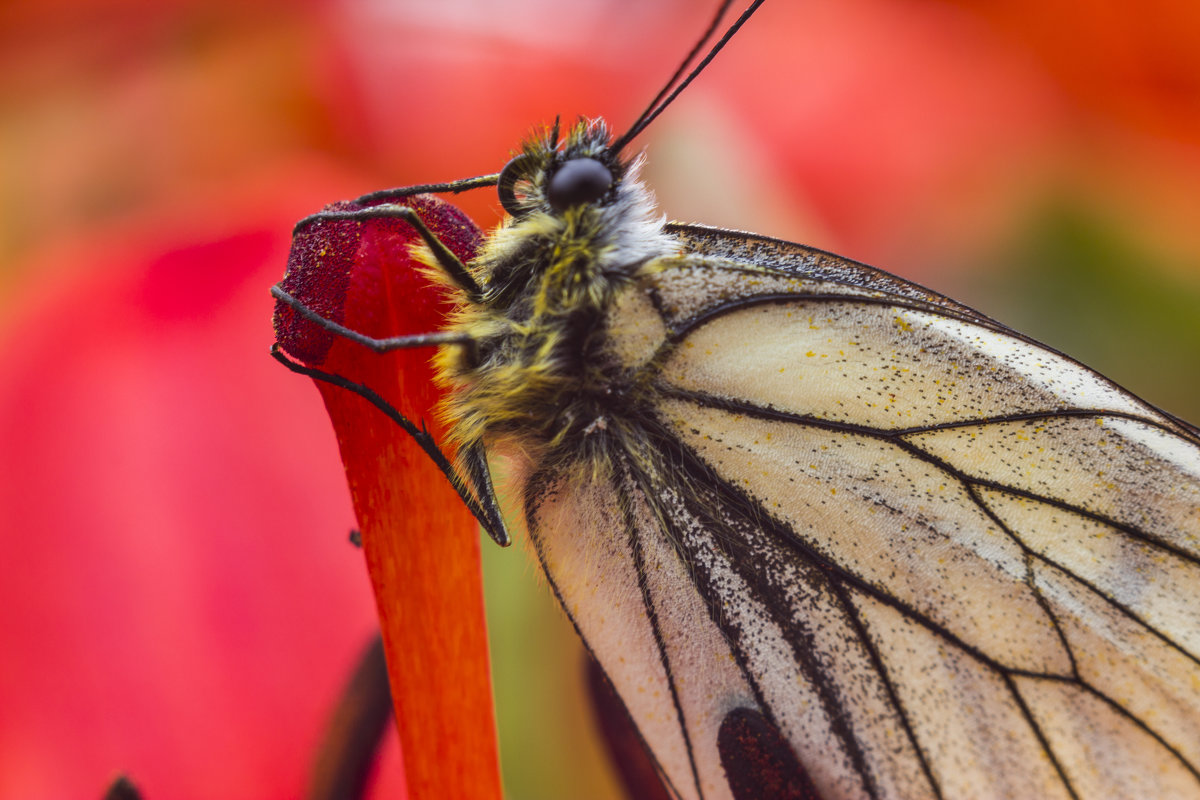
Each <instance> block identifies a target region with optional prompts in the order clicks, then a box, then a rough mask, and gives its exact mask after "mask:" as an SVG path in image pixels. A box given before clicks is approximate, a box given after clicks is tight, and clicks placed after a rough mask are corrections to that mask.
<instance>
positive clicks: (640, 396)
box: [523, 228, 1200, 800]
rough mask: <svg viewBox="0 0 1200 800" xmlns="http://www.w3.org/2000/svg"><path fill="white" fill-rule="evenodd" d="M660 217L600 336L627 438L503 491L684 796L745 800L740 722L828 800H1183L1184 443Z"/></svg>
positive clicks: (1197, 749)
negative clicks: (599, 459)
mask: <svg viewBox="0 0 1200 800" xmlns="http://www.w3.org/2000/svg"><path fill="white" fill-rule="evenodd" d="M676 230H677V232H678V233H679V234H680V235H681V236H682V237H683V238H684V240H685V242H687V244H688V245H689V247H690V248H691V249H692V250H693V251H694V254H692V255H689V256H684V257H680V258H674V259H666V260H660V261H657V262H651V264H648V265H647V266H646V268H644V269H643V271H642V273H641V276H640V282H639V283H637V284H635V285H634V286H632V287H631V288H630V289H629V290H628V291H627V292H625V293H624V295H622V296H621V297H620V298H619V300H618V302H617V303H616V304H615V306H614V309H613V311H612V313H611V315H610V317H609V320H608V331H609V339H608V351H609V357H611V358H612V359H614V360H615V361H616V362H617V363H619V364H620V365H621V366H622V367H623V369H624V370H625V374H626V380H627V384H628V386H629V387H631V388H630V389H629V390H628V392H629V397H631V398H632V399H631V400H629V401H628V402H629V405H628V406H627V407H626V408H625V411H624V413H625V416H626V418H627V419H629V420H632V422H633V423H634V425H635V427H636V428H637V430H638V431H639V436H638V437H635V438H626V439H623V440H614V441H620V442H622V444H621V446H620V447H614V449H613V453H614V458H613V470H612V474H611V475H607V476H588V477H587V478H583V479H580V478H572V477H571V476H570V475H568V474H553V473H552V472H544V473H542V474H538V475H535V476H533V477H532V478H530V479H529V480H528V481H526V482H525V484H524V487H523V488H524V497H525V510H526V518H527V522H528V526H529V529H530V533H531V535H532V537H533V539H534V541H535V544H536V546H537V549H538V552H539V555H540V557H541V559H542V563H543V566H544V568H545V570H546V573H547V575H548V576H549V579H550V581H551V583H552V585H553V586H554V588H555V591H556V593H557V594H558V596H559V599H560V600H561V601H562V603H563V606H564V608H566V609H567V611H568V613H569V614H570V615H571V618H572V620H573V621H574V623H575V625H576V627H577V628H578V630H579V631H580V634H581V635H582V637H583V638H584V640H585V642H586V643H587V645H588V647H589V648H590V649H591V650H592V652H593V653H594V654H595V655H596V657H597V659H598V660H599V661H600V663H601V666H602V667H603V668H604V670H605V672H606V673H607V674H608V675H609V677H610V678H611V680H612V681H613V683H614V685H615V686H616V689H617V691H618V692H619V693H620V695H621V696H622V698H623V700H624V701H625V703H626V705H627V707H628V709H629V710H630V712H631V715H632V716H633V718H634V720H635V721H636V722H637V724H638V727H639V730H640V731H641V733H642V735H643V737H644V738H645V739H646V741H647V743H648V744H649V745H650V747H651V749H652V750H653V752H654V753H655V755H656V758H657V759H658V762H659V764H660V766H661V768H662V771H663V773H664V775H665V776H666V777H667V779H668V780H669V781H670V783H671V785H672V787H673V789H674V790H675V791H676V793H677V794H678V795H679V796H680V797H687V798H692V797H703V798H706V800H713V799H714V798H725V797H732V796H734V794H733V793H732V791H731V789H730V787H729V784H728V781H727V778H728V776H729V774H731V770H732V772H733V773H736V772H737V771H738V770H739V769H741V768H742V767H739V766H738V765H737V764H732V765H731V764H730V763H729V759H730V753H731V752H733V753H736V752H737V750H736V748H734V749H732V750H731V749H730V747H729V746H728V745H727V744H726V745H722V744H721V736H722V726H723V724H728V721H729V720H732V719H734V716H731V712H733V711H735V710H736V709H747V710H748V713H749V714H750V715H752V716H755V717H756V718H758V719H761V720H763V721H764V723H765V724H766V725H767V726H769V728H770V729H771V730H774V731H778V733H779V735H781V736H782V738H783V739H785V740H786V741H787V742H788V743H789V744H790V749H791V751H792V752H793V753H794V755H795V757H796V759H797V760H798V762H799V764H800V765H801V769H800V770H799V771H800V772H801V774H802V776H804V779H805V780H808V781H811V784H812V787H814V788H815V790H816V791H817V792H819V793H820V796H821V797H822V798H825V800H832V798H843V797H847V798H849V797H871V798H884V797H894V798H918V797H941V798H959V797H985V798H990V797H1022V798H1029V797H1038V798H1051V797H1064V798H1065V797H1105V798H1116V797H1131V798H1132V797H1138V798H1143V797H1200V437H1197V435H1196V432H1195V430H1194V429H1192V428H1190V427H1189V426H1186V425H1184V424H1182V423H1180V422H1178V421H1177V420H1174V419H1172V418H1170V417H1168V416H1167V415H1164V414H1162V413H1161V412H1158V411H1156V410H1155V409H1153V408H1152V407H1150V406H1148V405H1147V404H1145V403H1143V402H1142V401H1140V400H1138V399H1136V398H1134V397H1133V396H1131V395H1129V394H1128V393H1127V392H1125V391H1123V390H1121V389H1120V388H1119V387H1116V386H1115V385H1113V384H1112V383H1110V382H1109V381H1107V380H1105V379H1104V378H1102V377H1100V376H1098V375H1096V374H1095V373H1093V372H1091V371H1089V370H1087V369H1086V368H1084V367H1082V366H1080V365H1079V364H1077V363H1075V362H1073V361H1071V360H1069V359H1067V358H1066V357H1064V356H1062V355H1060V354H1057V353H1055V352H1053V351H1051V350H1049V349H1046V348H1044V347H1042V346H1040V345H1038V344H1036V343H1034V342H1031V341H1030V340H1028V339H1026V338H1024V337H1021V336H1019V335H1018V334H1015V333H1013V332H1011V331H1008V330H1007V329H1005V328H1004V327H1003V326H1000V325H999V324H997V323H994V322H992V321H991V320H988V319H987V318H986V317H983V316H982V315H979V314H977V313H976V312H973V311H971V310H970V309H967V308H965V307H963V306H960V305H958V304H955V303H953V302H951V301H948V300H945V299H944V298H940V297H939V296H937V295H935V294H933V293H932V292H928V290H924V289H921V288H920V287H916V286H914V285H912V284H906V283H904V282H903V281H900V279H898V278H894V277H892V276H888V275H886V273H879V272H877V271H873V270H869V268H865V267H862V266H861V265H856V264H854V263H853V262H848V261H845V260H841V259H837V257H835V256H830V255H829V254H824V253H819V251H810V250H807V249H805V248H801V247H799V246H796V245H786V244H785V243H775V242H771V241H770V240H762V239H758V238H757V237H750V236H745V235H740V234H726V233H722V232H713V231H709V230H708V229H696V228H677V229H676ZM764 243H765V244H764ZM789 248H790V249H789ZM695 253H699V255H696V254H695ZM781 254H782V255H781ZM788 258H791V259H792V261H790V262H789V261H788ZM806 259H807V260H806ZM814 259H815V260H814ZM767 262H770V263H780V264H781V265H782V266H781V267H771V266H768V265H766V264H767ZM818 262H819V263H818ZM806 264H807V265H808V266H805V265H806ZM735 716H736V715H735ZM743 767H744V765H743Z"/></svg>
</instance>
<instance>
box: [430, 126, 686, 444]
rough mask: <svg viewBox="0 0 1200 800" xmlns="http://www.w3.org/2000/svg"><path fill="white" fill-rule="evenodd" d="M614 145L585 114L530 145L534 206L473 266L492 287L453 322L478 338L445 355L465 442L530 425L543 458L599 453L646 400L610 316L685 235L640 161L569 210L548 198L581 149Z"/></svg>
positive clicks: (458, 430)
mask: <svg viewBox="0 0 1200 800" xmlns="http://www.w3.org/2000/svg"><path fill="white" fill-rule="evenodd" d="M601 140H603V141H602V142H601ZM602 143H603V144H606V143H607V134H606V133H605V132H604V130H603V128H602V127H598V126H596V125H595V124H581V126H578V127H576V129H575V130H574V131H572V133H571V134H570V136H568V139H567V142H566V144H565V145H564V147H561V148H555V147H552V146H551V142H550V140H549V139H548V140H546V141H544V142H542V143H540V144H538V143H534V144H532V145H526V148H525V154H526V156H527V157H528V162H529V163H528V165H527V167H528V171H527V173H526V177H525V178H524V179H523V180H522V182H521V183H519V184H518V185H519V187H520V189H521V190H522V192H523V202H524V203H527V204H528V206H529V208H528V210H527V211H524V213H519V214H517V215H514V216H513V217H512V218H510V219H509V220H507V221H506V223H505V224H504V225H502V226H500V227H499V228H497V229H496V230H495V231H493V232H492V234H491V235H490V236H489V239H488V241H487V243H486V244H485V247H484V249H483V250H482V252H481V253H480V255H479V256H478V257H477V258H476V259H475V260H474V261H473V262H472V263H471V264H470V265H469V266H470V268H471V270H472V272H473V274H475V275H476V276H477V278H478V280H479V281H480V284H481V285H482V286H483V287H484V293H483V297H482V298H480V301H479V302H474V303H463V304H462V307H461V309H460V310H459V311H458V312H457V313H456V315H455V317H454V319H453V321H452V327H453V328H455V329H457V330H460V331H463V332H465V333H467V334H469V335H470V337H471V340H472V342H471V344H470V345H467V346H459V347H455V348H451V349H447V350H446V351H445V352H443V354H442V356H441V357H440V362H439V363H440V367H441V370H440V372H441V377H442V379H443V381H444V383H445V384H447V385H448V386H449V388H450V389H451V395H450V400H449V402H448V403H447V405H446V407H445V414H446V417H447V421H448V422H449V423H450V426H449V427H450V429H451V434H452V436H453V437H454V438H455V439H456V440H457V441H458V443H459V444H460V445H461V444H469V443H474V442H478V441H481V440H495V439H498V438H503V437H506V436H514V435H517V433H518V432H519V434H520V438H521V439H522V442H521V445H522V446H523V447H525V448H527V449H528V448H534V449H538V450H539V451H541V457H542V458H545V457H547V456H548V455H551V453H552V451H555V450H559V451H561V452H560V456H561V457H563V458H567V459H570V458H575V457H579V458H588V457H591V456H590V455H587V454H581V453H580V452H579V451H580V447H579V443H580V442H581V441H583V442H584V443H585V444H586V445H587V446H585V447H584V448H582V449H583V450H584V451H588V452H589V453H591V455H596V453H595V452H593V451H595V450H597V449H599V450H603V448H604V443H605V442H610V441H611V440H612V438H613V436H614V435H618V434H619V432H620V431H622V430H628V428H629V425H628V424H627V423H628V421H627V420H622V419H621V417H622V415H623V409H624V408H626V407H628V406H629V405H630V404H632V405H636V398H634V397H630V392H631V391H632V389H633V387H632V386H631V385H630V381H629V376H628V375H626V374H625V372H624V370H623V369H622V366H621V364H620V363H618V362H616V361H615V360H614V359H613V358H612V357H611V356H609V355H607V354H606V353H607V348H606V347H605V340H606V336H607V332H606V325H605V319H606V315H607V312H608V310H609V309H610V307H611V306H612V304H613V302H614V299H615V298H616V296H617V295H618V294H619V293H620V292H622V291H625V290H627V289H629V288H631V287H632V286H633V284H635V283H636V281H637V275H638V273H639V271H641V270H643V269H644V268H645V266H646V265H647V264H648V263H650V262H652V261H653V260H654V259H656V258H659V257H661V256H665V255H670V254H672V253H674V252H675V251H676V249H677V244H676V242H675V240H674V239H673V237H671V236H669V235H668V234H666V233H665V232H664V231H663V222H662V220H661V219H658V218H656V217H655V214H654V202H653V199H652V197H651V196H650V194H649V193H648V192H647V191H646V189H645V188H644V187H643V186H642V185H641V184H640V183H639V182H638V181H637V180H636V179H635V177H634V173H635V171H636V168H635V165H630V164H626V163H619V162H616V161H613V162H612V163H613V171H614V173H618V174H619V177H618V179H617V180H616V181H615V183H614V186H613V188H612V190H611V195H610V196H607V197H605V198H604V199H603V200H602V201H599V202H594V203H585V204H579V205H576V206H573V207H570V208H566V209H557V210H556V209H554V208H552V207H551V206H550V205H549V204H548V203H546V201H545V191H544V187H545V184H546V182H547V180H548V179H549V177H550V176H551V175H552V174H553V170H554V169H555V168H556V167H558V166H559V165H560V163H561V162H562V161H563V160H564V159H569V158H570V157H572V156H573V155H575V154H578V153H579V152H580V151H583V152H584V153H585V154H587V155H591V154H592V153H593V152H594V153H595V154H596V155H597V156H599V157H607V153H606V152H605V151H604V150H603V147H602V146H601V145H602ZM566 443H571V445H570V446H569V450H570V451H571V452H568V451H567V450H568V445H567V444H566ZM551 457H553V456H552V455H551ZM601 457H602V455H601Z"/></svg>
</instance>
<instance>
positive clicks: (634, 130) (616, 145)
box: [610, 0, 765, 153]
mask: <svg viewBox="0 0 1200 800" xmlns="http://www.w3.org/2000/svg"><path fill="white" fill-rule="evenodd" d="M732 2H733V0H723V2H722V3H721V5H720V7H719V8H717V13H716V14H715V15H714V16H713V20H712V22H710V23H709V25H708V29H707V30H705V31H704V35H703V36H701V37H700V40H699V41H697V42H696V44H695V45H694V46H693V47H692V49H691V51H690V52H689V53H688V54H687V57H686V58H684V59H683V62H682V63H680V65H679V67H678V68H677V69H676V70H675V73H674V74H673V75H671V79H670V80H668V81H667V82H666V84H665V85H664V86H663V88H662V89H660V90H659V92H658V94H657V95H655V97H654V99H653V100H651V101H650V104H649V105H648V106H646V109H645V110H644V111H643V112H642V113H641V115H639V116H638V118H637V119H636V120H635V121H634V123H633V125H631V126H630V127H629V130H628V131H626V132H625V133H624V134H623V135H622V136H621V137H620V138H618V139H617V140H616V141H614V142H613V143H612V147H611V148H610V149H611V151H612V152H614V153H616V152H619V151H620V150H622V149H623V148H624V147H625V145H627V144H629V143H630V142H631V141H633V139H634V138H635V137H636V136H637V135H638V134H639V133H641V132H642V131H644V130H645V129H646V128H647V127H648V126H649V125H650V123H651V122H653V121H654V120H655V119H656V118H657V117H658V115H659V114H661V113H662V112H663V111H664V110H665V109H666V107H667V106H669V105H671V103H672V102H674V100H675V98H676V97H678V96H679V94H680V92H682V91H683V90H684V89H686V88H687V87H688V84H690V83H691V82H692V81H694V80H695V79H696V77H697V76H698V75H699V74H700V73H701V72H703V71H704V68H705V67H707V66H708V64H709V62H711V61H712V60H713V59H714V58H716V56H717V53H719V52H721V49H722V48H724V47H725V45H726V44H728V42H729V40H730V39H732V38H733V35H734V34H735V33H737V32H738V29H740V28H741V27H742V25H744V24H745V23H746V20H748V19H750V17H751V16H753V14H754V12H755V11H757V10H758V7H759V6H761V5H762V4H763V3H764V2H765V0H754V2H753V3H751V4H750V7H749V8H747V9H746V10H745V11H743V12H742V15H741V16H740V17H738V18H737V20H735V21H734V23H733V24H732V25H730V26H729V29H728V30H727V31H725V35H724V36H722V37H721V38H720V40H719V41H718V42H717V43H716V44H714V45H713V46H712V49H711V50H709V51H708V55H706V56H705V57H704V58H703V60H701V61H700V63H699V64H697V65H696V67H695V68H694V69H693V70H692V71H691V72H690V73H688V75H687V77H686V78H684V79H683V80H682V81H680V80H679V77H680V76H681V75H682V74H683V73H684V70H686V69H687V67H688V65H689V64H690V63H691V62H692V59H694V58H695V57H696V54H697V53H699V52H700V49H701V48H702V47H704V45H705V43H707V42H708V40H709V39H711V38H712V35H713V33H714V32H716V29H717V26H718V25H719V24H720V23H721V19H722V18H723V17H724V16H725V12H726V11H728V10H729V6H730V5H731V4H732ZM672 87H674V89H673V90H672ZM668 92H669V93H670V94H668ZM664 97H665V98H666V99H663V98H664Z"/></svg>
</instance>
